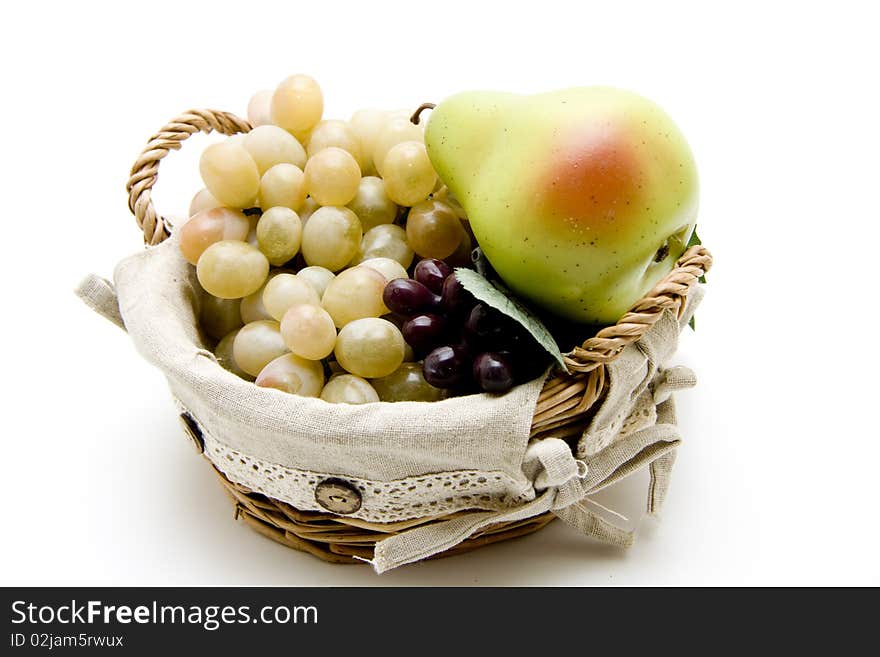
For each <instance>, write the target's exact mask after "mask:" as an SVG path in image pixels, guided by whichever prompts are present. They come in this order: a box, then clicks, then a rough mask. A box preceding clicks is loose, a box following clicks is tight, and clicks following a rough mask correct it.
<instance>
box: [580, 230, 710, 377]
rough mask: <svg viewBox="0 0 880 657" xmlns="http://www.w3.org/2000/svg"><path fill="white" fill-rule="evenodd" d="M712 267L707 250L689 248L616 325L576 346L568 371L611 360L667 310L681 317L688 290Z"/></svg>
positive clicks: (583, 370) (589, 368) (585, 370)
mask: <svg viewBox="0 0 880 657" xmlns="http://www.w3.org/2000/svg"><path fill="white" fill-rule="evenodd" d="M711 267H712V254H710V253H709V250H708V249H707V248H706V247H704V246H701V245H694V246H692V247H690V248H689V249H688V250H687V251H685V252H684V254H683V255H682V256H681V258H679V259H678V261H677V262H676V263H675V268H674V269H673V270H672V271H671V272H670V273H669V274H668V275H667V276H666V277H665V278H663V279H662V280H661V281H660V282H659V283H657V285H655V286H654V288H653V289H652V290H651V291H650V292H648V293H647V294H646V295H645V296H644V297H642V298H641V299H639V300H638V301H637V302H636V303H635V305H633V307H632V308H630V309H629V311H628V312H627V313H626V314H625V315H624V316H623V317H621V318H620V319H619V320H618V322H617V323H616V324H614V325H612V326H608V327H606V328H604V329H602V330H601V331H599V332H598V333H597V334H596V335H595V336H594V337H592V338H590V339H589V340H587V341H586V342H584V343H583V344H582V345H581V346H580V347H575V348H574V350H573V351H572V352H571V354H570V355H569V356H566V357H565V364H566V365H567V366H568V369H569V370H571V371H573V372H578V373H585V372H590V371H592V370H594V369H596V368H597V367H599V366H600V365H602V364H604V363H607V362H609V361H612V360H614V359H615V358H616V357H617V356H618V354H620V352H621V351H623V348H624V347H626V346H627V345H630V344H632V343H633V342H636V341H638V340H639V339H640V338H641V337H642V336H643V335H644V334H645V333H647V332H648V330H649V329H650V328H651V327H652V326H654V324H656V323H657V321H658V320H659V319H660V318H661V317H662V316H663V313H664V311H666V310H668V309H671V310H673V311H674V312H675V313H676V314H677V315H678V316H679V317H680V316H681V314H682V313H683V312H684V301H685V298H686V297H687V294H688V291H689V290H690V288H691V287H692V286H693V285H695V284H696V283H697V281H698V280H699V279H700V277H701V276H703V275H704V274H705V273H706V272H707V271H709V269H710V268H711Z"/></svg>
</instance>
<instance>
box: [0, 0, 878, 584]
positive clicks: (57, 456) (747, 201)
mask: <svg viewBox="0 0 880 657" xmlns="http://www.w3.org/2000/svg"><path fill="white" fill-rule="evenodd" d="M349 4H350V6H343V3H329V2H328V3H291V2H286V3H281V2H278V3H258V2H235V3H225V2H217V1H215V2H211V3H203V4H201V5H199V6H195V5H194V4H193V5H192V6H191V4H190V3H183V2H179V1H178V2H158V1H155V0H152V1H150V2H137V3H122V2H119V3H109V2H108V3H106V4H98V3H57V4H46V3H38V2H27V3H14V4H13V5H9V6H7V7H6V9H4V17H3V21H2V28H0V30H2V37H0V67H2V74H3V85H2V89H3V103H2V108H0V112H2V122H0V125H2V126H3V128H4V132H3V137H2V141H0V181H2V188H3V195H2V197H3V199H4V203H3V206H2V214H3V224H4V226H5V234H4V246H3V248H2V250H0V253H2V257H0V266H2V268H3V271H2V279H0V280H2V284H3V288H2V289H3V290H4V292H5V302H4V304H3V322H2V324H0V326H2V328H0V330H2V342H0V345H2V351H0V354H2V356H0V363H2V365H3V370H4V376H3V381H4V390H3V396H2V399H3V407H2V408H3V413H2V425H0V432H2V441H3V442H2V444H3V447H4V449H3V451H2V453H0V473H2V477H0V481H2V486H3V500H4V507H5V508H4V510H3V521H2V522H3V539H2V541H0V554H2V557H3V558H2V559H0V584H7V585H8V584H32V585H36V584H43V585H48V584H95V585H97V584H111V585H112V584H266V585H270V584H291V585H306V584H317V585H345V584H353V585H374V584H383V585H417V584H426V585H453V584H458V585H474V584H475V585H490V584H498V585H513V584H522V585H533V584H535V585H536V584H547V585H574V584H747V583H749V584H832V583H834V584H844V583H846V584H880V565H878V561H877V559H878V555H880V529H878V525H880V523H878V500H877V498H878V486H877V483H876V482H877V479H878V465H880V447H878V444H880V431H878V427H877V412H876V411H877V406H878V398H877V393H876V381H877V376H878V367H877V366H878V358H877V345H878V340H877V332H878V322H877V320H878V311H877V308H878V304H877V300H876V299H877V296H876V290H877V287H876V281H877V273H876V272H877V262H878V254H877V249H878V245H880V243H878V237H880V228H878V225H880V211H878V205H880V194H878V190H880V138H878V132H880V102H878V84H877V79H878V78H877V63H878V61H880V52H878V47H877V42H878V41H877V34H876V27H877V21H876V18H875V17H873V16H870V15H869V14H868V12H867V10H866V9H864V8H866V7H869V6H870V3H847V2H835V3H833V4H829V5H828V8H827V9H820V8H817V7H815V6H814V5H812V4H811V3H791V4H790V5H786V4H782V3H778V4H771V3H764V2H762V3H757V4H755V5H753V6H752V5H750V4H749V3H744V2H739V3H735V4H734V5H731V6H730V7H729V8H728V9H722V8H721V7H720V6H719V5H716V4H715V3H700V4H697V3H694V4H693V5H680V4H676V3H668V2H664V3H652V4H650V5H634V4H630V3H624V2H610V1H606V2H603V3H586V2H571V3H560V2H551V1H548V0H542V2H539V3H512V2H508V3H503V4H502V3H477V2H473V1H470V2H461V3H459V2H451V1H449V0H445V1H443V2H434V3H427V2H426V3H416V2H406V3H403V2H401V3H381V2H358V3H349ZM808 4H809V6H807V5H808ZM484 5H486V6H485V7H484ZM490 6H491V8H490ZM519 6H521V7H522V8H518V7H519ZM298 72H306V73H310V74H311V75H313V76H314V77H315V78H317V79H318V81H319V82H320V83H321V85H322V87H323V89H324V94H325V99H326V112H325V116H328V117H339V118H347V117H348V116H349V115H350V113H351V112H352V111H353V110H355V109H358V108H359V107H372V106H380V107H382V106H384V107H390V108H396V107H415V106H416V105H418V104H419V103H420V102H422V101H426V100H434V101H437V100H441V99H442V98H444V97H445V96H447V95H450V94H452V93H454V92H456V91H460V90H465V89H478V88H496V89H503V90H510V91H518V92H537V91H544V90H551V89H555V88H559V87H565V86H572V85H590V84H599V83H604V84H612V85H616V86H621V87H626V88H630V89H633V90H636V91H639V92H641V93H642V94H644V95H646V96H648V97H650V98H653V99H654V100H656V101H658V102H659V103H660V104H661V105H663V106H664V107H665V108H666V109H667V110H668V111H669V112H670V113H671V115H672V116H673V117H674V118H675V119H676V121H677V122H678V123H679V125H680V126H681V127H682V129H683V130H684V132H685V134H686V135H687V136H688V138H689V140H690V143H691V145H692V147H693V150H694V152H695V154H696V156H697V160H698V163H699V166H700V171H701V177H702V197H701V198H702V201H701V214H700V217H701V218H700V222H699V226H700V233H701V235H702V238H703V241H704V243H705V244H707V245H708V246H709V247H710V248H711V249H712V251H713V253H714V255H715V258H716V267H715V269H714V270H713V271H712V272H711V275H710V277H709V278H710V285H709V293H708V295H707V298H706V300H705V302H704V304H703V306H702V307H701V308H700V310H699V312H698V314H697V325H698V331H697V332H696V333H695V334H688V335H687V336H686V338H685V339H684V342H683V344H682V348H681V352H680V361H681V362H683V363H685V364H688V365H690V366H692V367H693V368H694V369H696V370H697V373H698V376H699V378H700V384H699V386H698V388H696V389H695V390H693V391H688V392H685V393H682V394H681V395H680V396H679V400H678V401H679V404H678V406H679V419H680V424H681V427H682V430H683V433H684V435H685V437H686V444H685V445H684V446H683V448H682V449H681V450H680V456H679V460H678V463H677V465H676V470H675V477H674V480H673V485H672V489H671V492H670V496H669V499H668V501H667V505H666V508H665V512H664V514H663V518H662V522H660V523H657V522H655V521H651V520H646V521H645V522H644V523H643V525H642V531H641V534H640V537H639V541H638V542H637V545H636V546H635V547H634V548H633V549H632V550H630V551H628V552H621V551H618V550H616V549H611V548H606V547H602V546H599V545H597V544H595V543H593V542H592V541H590V540H589V539H585V538H583V537H580V536H577V535H575V534H574V533H573V532H572V531H570V530H569V529H568V528H567V527H566V526H564V525H563V524H562V523H554V524H553V525H551V526H550V527H549V528H548V529H546V530H544V531H542V532H540V533H539V534H536V535H534V536H532V537H529V538H525V539H521V540H517V541H512V542H509V543H506V544H502V545H498V546H495V547H491V548H486V549H482V550H479V551H477V552H474V553H471V554H468V555H464V556H460V557H456V558H453V559H447V560H440V561H435V562H431V563H424V564H420V565H417V566H413V567H409V568H404V569H402V570H400V571H396V572H392V573H389V574H387V575H383V576H381V577H378V576H376V575H374V574H373V573H372V571H371V570H370V569H369V568H367V567H360V566H334V565H328V564H324V563H322V562H320V561H318V560H316V559H314V558H312V557H310V556H308V555H305V554H301V553H297V552H294V551H291V550H288V549H285V548H283V547H281V546H279V545H276V544H274V543H272V542H270V541H268V540H265V539H263V538H261V537H260V536H258V535H257V534H255V533H253V532H251V531H250V530H248V529H247V528H246V527H245V526H243V525H241V524H240V523H234V522H233V520H232V509H231V506H230V505H229V504H228V502H227V500H226V498H225V496H224V495H223V493H222V492H221V490H220V487H219V485H218V483H217V482H216V481H215V479H214V474H213V473H212V472H211V470H210V468H209V467H208V465H207V463H206V462H204V461H203V460H202V459H200V458H198V457H197V456H196V455H195V454H194V452H193V451H192V450H191V448H190V447H189V445H188V444H187V443H186V442H185V440H184V439H183V436H182V433H181V432H180V428H179V426H178V420H177V417H176V413H175V411H174V408H173V406H172V404H171V400H170V396H169V394H168V392H167V389H166V387H165V384H164V380H163V379H162V377H161V375H160V374H159V372H158V371H156V370H154V369H152V368H151V367H150V366H149V365H148V364H147V363H146V362H145V361H143V360H142V359H141V358H140V357H139V356H138V355H137V354H136V352H135V350H134V349H133V347H132V345H131V343H130V341H129V339H128V338H127V337H126V336H125V334H124V333H122V332H121V331H119V330H118V329H116V328H115V327H113V326H112V325H111V324H109V323H108V322H106V321H104V320H103V319H101V318H100V317H98V316H96V315H94V314H92V313H91V312H89V311H88V310H87V309H86V308H85V307H84V306H82V304H80V302H79V301H78V300H77V299H75V297H74V296H73V294H72V289H73V287H74V286H75V284H76V282H77V281H78V280H79V279H80V278H81V277H82V276H83V275H84V274H86V273H88V272H96V273H99V274H102V275H105V276H109V275H110V274H111V273H112V268H113V265H114V264H115V262H116V261H117V260H119V259H121V258H122V257H124V256H126V255H128V254H129V253H132V252H134V251H136V250H138V249H139V248H140V245H141V238H140V234H139V232H138V230H137V228H136V226H135V224H134V221H133V219H132V217H131V215H130V214H129V212H128V209H127V207H126V194H125V191H124V185H125V181H126V177H127V172H128V169H129V167H130V165H131V163H132V162H133V161H134V159H135V157H136V156H137V154H138V153H139V151H140V149H141V148H142V146H143V144H144V143H145V141H146V139H147V138H148V137H149V136H150V135H151V134H152V133H153V132H154V131H155V130H156V129H158V128H159V127H160V126H161V125H162V124H163V123H164V122H165V121H166V120H168V119H169V118H171V117H172V116H173V115H175V114H176V113H178V112H180V111H182V110H185V109H187V108H190V107H212V108H219V109H226V110H230V111H234V112H237V113H239V114H243V113H244V111H245V107H246V103H247V100H248V98H249V96H250V95H251V94H252V93H253V92H255V91H257V90H259V89H262V88H266V87H272V86H274V85H275V84H276V83H277V82H278V81H280V80H281V79H282V78H283V77H285V76H287V75H289V74H292V73H298ZM206 143H208V138H205V137H200V138H197V139H196V138H194V139H193V140H192V142H191V143H187V144H186V147H185V148H184V151H183V152H181V153H179V154H174V155H172V156H171V157H169V158H168V159H167V160H166V161H165V162H164V163H163V166H162V172H161V182H160V184H159V186H158V190H157V193H156V198H157V202H158V204H159V206H160V210H161V211H164V212H166V213H170V214H178V215H179V214H182V213H184V212H185V210H186V207H187V205H188V202H189V198H190V196H191V195H192V194H193V193H194V192H195V191H196V190H197V189H198V188H199V187H200V186H201V185H200V184H199V181H198V176H197V170H196V162H197V155H198V152H199V151H200V150H201V148H202V147H203V146H204V145H205V144H206ZM644 483H645V482H644V481H643V480H633V481H627V482H625V483H624V484H622V485H621V486H620V487H619V488H618V489H617V490H613V491H609V493H608V494H607V495H605V496H604V497H603V498H601V499H602V500H603V501H604V502H605V503H606V504H609V505H613V506H614V507H615V508H616V509H618V510H620V511H622V512H624V513H626V514H628V515H633V514H635V515H636V516H637V515H638V513H639V510H640V508H641V505H642V501H643V494H644V492H643V486H644Z"/></svg>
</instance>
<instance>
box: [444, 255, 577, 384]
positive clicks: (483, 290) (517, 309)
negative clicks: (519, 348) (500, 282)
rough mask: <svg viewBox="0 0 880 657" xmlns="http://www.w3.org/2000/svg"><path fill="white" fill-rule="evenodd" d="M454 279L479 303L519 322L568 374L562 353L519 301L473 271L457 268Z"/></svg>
mask: <svg viewBox="0 0 880 657" xmlns="http://www.w3.org/2000/svg"><path fill="white" fill-rule="evenodd" d="M455 277H456V278H457V279H458V280H459V282H460V283H461V284H462V286H463V287H464V289H465V290H467V291H468V292H470V293H471V294H473V295H474V297H476V298H477V299H478V300H479V301H482V302H483V303H485V304H486V305H488V306H491V307H492V308H495V309H496V310H498V311H499V312H502V313H504V314H505V315H507V316H508V317H510V318H511V319H513V320H515V321H517V322H519V323H520V324H521V325H522V326H523V328H525V329H526V330H527V331H528V332H529V334H530V335H531V336H532V337H533V338H534V339H535V341H536V342H537V343H538V344H539V345H541V346H542V347H543V348H544V349H545V350H546V351H547V353H549V354H550V355H551V356H553V358H555V359H556V362H557V363H559V365H560V367H562V369H564V370H565V371H566V372H568V368H567V367H566V366H565V360H564V359H563V358H562V352H561V351H559V347H558V346H557V344H556V340H554V339H553V335H552V334H551V333H550V331H548V330H547V327H546V326H544V324H543V323H542V322H541V320H540V319H538V318H537V316H535V314H534V313H533V312H532V311H531V310H529V309H528V308H526V307H525V306H524V305H523V304H522V303H521V302H520V301H518V300H517V299H515V298H514V297H513V295H512V294H511V293H510V292H509V291H508V290H506V289H502V288H501V286H496V285H493V284H492V283H491V282H490V281H489V280H488V279H486V278H484V277H483V276H481V275H480V274H478V273H477V272H475V271H474V270H473V269H465V268H464V267H458V268H457V269H456V270H455Z"/></svg>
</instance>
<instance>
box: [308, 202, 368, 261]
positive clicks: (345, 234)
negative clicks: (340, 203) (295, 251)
mask: <svg viewBox="0 0 880 657" xmlns="http://www.w3.org/2000/svg"><path fill="white" fill-rule="evenodd" d="M361 236H362V231H361V222H360V220H359V219H358V218H357V215H356V214H355V213H354V212H352V211H351V210H349V209H348V208H340V207H332V206H331V207H322V208H319V209H318V210H316V211H315V212H314V213H313V214H312V216H311V217H310V218H309V220H308V222H307V223H306V226H305V228H304V229H303V236H302V254H303V257H304V258H305V260H306V264H308V265H318V266H319V267H325V268H326V269H329V270H330V271H334V272H335V271H339V270H340V269H342V268H343V267H345V266H346V265H347V264H348V263H349V262H350V261H351V259H352V258H353V257H354V255H355V254H356V253H357V250H358V244H359V243H360V241H361Z"/></svg>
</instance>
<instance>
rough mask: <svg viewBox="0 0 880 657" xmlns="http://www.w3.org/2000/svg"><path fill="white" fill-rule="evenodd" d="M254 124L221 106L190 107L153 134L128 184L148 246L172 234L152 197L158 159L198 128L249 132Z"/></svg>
mask: <svg viewBox="0 0 880 657" xmlns="http://www.w3.org/2000/svg"><path fill="white" fill-rule="evenodd" d="M250 130H251V125H250V123H248V122H247V121H245V120H244V119H241V118H239V117H237V116H236V115H235V114H230V113H229V112H220V111H218V110H210V109H209V110H188V111H186V112H184V113H183V114H181V115H179V116H176V117H175V118H173V119H171V121H169V122H168V123H167V124H166V125H165V126H164V127H163V128H162V129H161V130H159V132H157V133H156V134H154V135H153V136H152V137H150V140H149V141H148V142H147V145H146V146H145V147H144V150H143V152H141V154H140V156H139V157H138V159H137V160H136V161H135V163H134V164H133V165H132V167H131V173H130V175H129V177H128V184H127V185H126V186H125V189H126V191H127V192H128V209H129V210H131V213H132V214H133V215H134V218H135V221H137V225H138V228H140V229H141V230H142V231H143V232H144V242H145V243H146V244H147V245H149V246H154V245H156V244H159V243H160V242H161V241H162V240H164V239H165V238H166V237H168V235H169V234H170V233H169V231H168V228H167V227H166V221H165V219H164V218H163V217H162V216H160V215H158V214H157V213H156V209H155V208H154V207H153V200H152V198H151V197H150V194H151V190H152V188H153V185H155V184H156V179H157V177H158V175H159V161H160V160H161V159H162V158H163V157H165V156H166V155H168V152H169V151H176V150H179V149H180V144H181V142H183V141H184V140H185V139H187V138H189V137H190V136H191V135H194V134H195V133H197V132H204V133H209V132H211V131H215V132H219V133H221V134H224V135H234V134H237V133H239V132H250Z"/></svg>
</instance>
